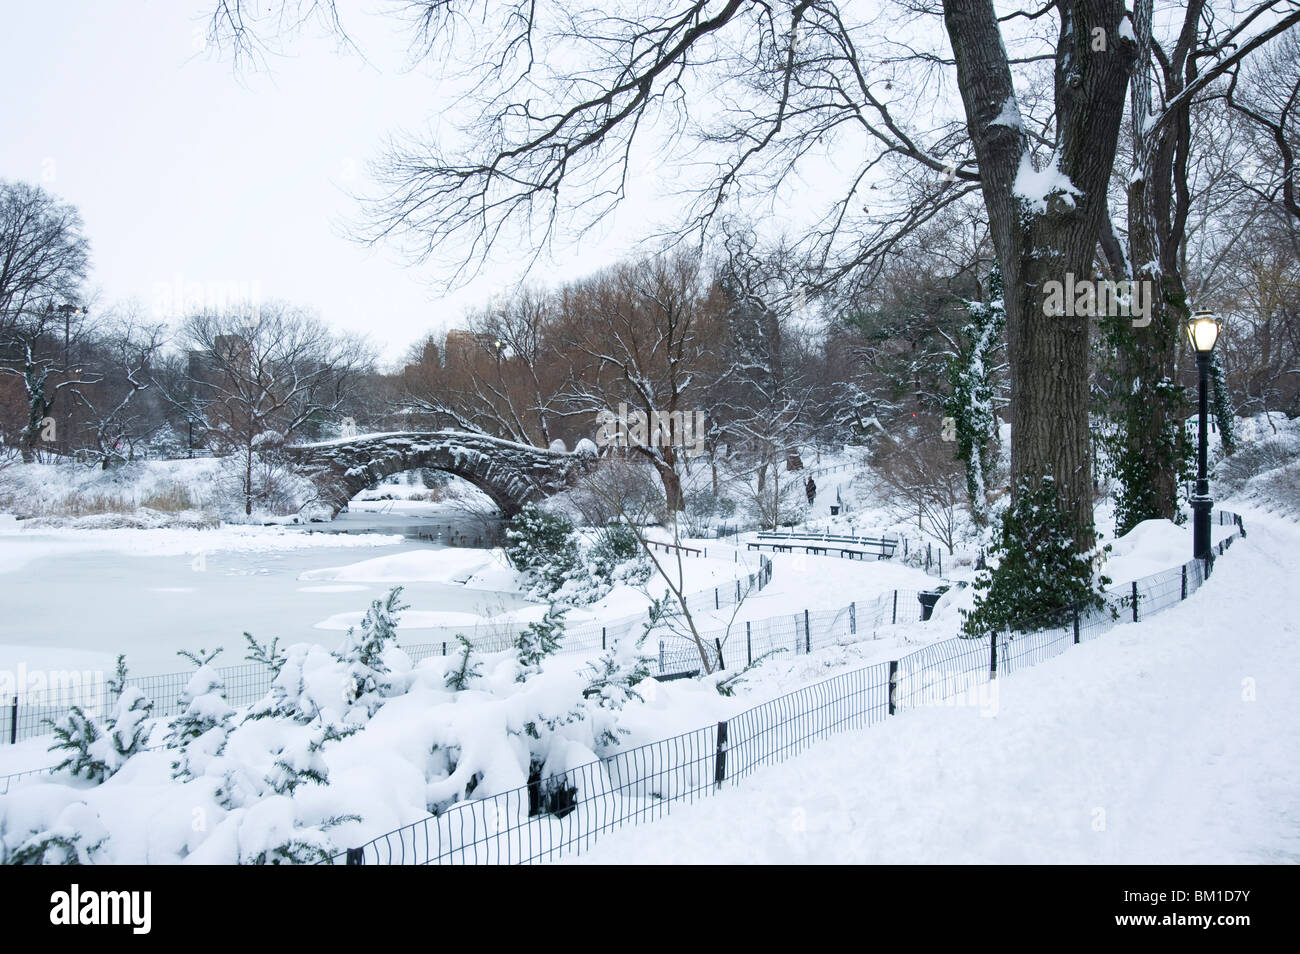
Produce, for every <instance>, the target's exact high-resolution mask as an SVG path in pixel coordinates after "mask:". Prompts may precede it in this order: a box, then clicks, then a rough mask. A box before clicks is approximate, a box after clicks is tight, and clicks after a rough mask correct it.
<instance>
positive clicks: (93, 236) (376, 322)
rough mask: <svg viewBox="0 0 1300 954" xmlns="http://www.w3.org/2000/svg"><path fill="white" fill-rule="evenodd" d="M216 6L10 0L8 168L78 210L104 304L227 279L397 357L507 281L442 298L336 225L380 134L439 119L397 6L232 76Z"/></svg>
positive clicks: (594, 253) (503, 277)
mask: <svg viewBox="0 0 1300 954" xmlns="http://www.w3.org/2000/svg"><path fill="white" fill-rule="evenodd" d="M207 12H208V5H207V4H206V3H205V2H204V0H166V2H162V0H156V2H145V0H117V2H113V3H92V2H89V0H81V2H71V0H69V2H58V3H47V2H39V3H30V2H28V3H20V2H18V0H5V4H4V16H3V21H4V29H3V30H2V31H0V83H2V85H3V88H4V90H5V108H4V135H3V136H0V177H3V178H7V179H21V180H25V181H28V182H34V183H38V184H40V185H42V186H44V187H45V188H47V189H49V190H50V191H52V192H54V193H55V194H56V195H58V196H60V197H61V198H63V199H65V200H67V201H70V202H72V203H73V204H75V205H76V206H77V207H78V208H79V209H80V211H81V214H82V217H83V218H84V220H85V225H86V232H87V235H88V236H89V238H90V241H91V243H92V259H93V261H92V265H93V271H92V274H91V287H92V289H95V290H97V291H98V293H99V295H98V300H97V303H98V305H99V307H101V308H102V307H106V306H108V305H110V304H112V303H114V302H122V301H125V300H128V299H135V300H137V301H138V302H139V303H140V304H141V306H142V307H143V308H144V309H146V311H147V312H149V313H153V312H155V311H157V310H158V309H162V310H163V311H167V310H172V309H175V308H177V307H179V302H178V300H177V299H178V297H182V296H186V295H192V294H193V293H194V292H195V291H196V290H198V289H202V290H204V292H206V291H207V290H208V289H212V290H213V293H214V294H216V293H219V292H220V291H221V290H222V289H224V288H226V287H230V286H232V284H233V285H234V286H235V287H239V286H242V287H246V288H248V289H250V291H256V292H258V293H260V295H261V297H262V298H263V299H271V298H282V299H286V300H288V301H291V302H294V303H298V304H303V305H308V306H310V307H312V308H314V309H315V310H316V311H317V312H318V313H319V314H320V315H321V317H322V318H324V319H325V320H326V321H328V322H330V323H331V324H333V325H335V326H338V327H341V328H348V329H354V330H359V331H363V332H366V333H367V334H369V335H370V336H371V337H372V339H373V340H374V341H375V343H376V344H377V345H378V346H379V347H380V348H381V351H382V353H383V355H384V356H385V358H388V359H393V358H395V357H396V356H398V355H399V354H400V353H401V352H402V351H403V350H404V349H405V347H406V345H408V344H409V343H410V342H412V341H413V340H415V339H416V338H418V337H420V336H421V335H423V334H424V333H426V332H428V331H430V330H434V329H442V330H445V329H446V328H448V327H453V326H455V325H457V324H458V323H459V319H460V317H461V315H462V314H463V312H464V310H465V308H466V306H467V305H476V304H480V303H482V302H483V301H484V300H485V299H486V298H487V297H488V296H489V295H491V294H493V293H495V292H498V291H500V290H502V289H504V288H505V287H506V286H508V285H509V284H510V283H512V282H514V281H515V280H517V279H518V277H519V275H518V269H517V268H516V267H513V266H512V265H511V264H510V263H504V262H503V263H501V264H499V265H497V266H495V267H494V268H493V269H492V270H491V271H490V273H489V274H487V275H485V276H484V277H483V278H481V279H479V280H478V281H477V282H476V283H475V284H473V285H471V286H469V287H468V288H466V289H464V290H461V291H458V292H455V293H453V294H452V295H450V296H444V295H443V293H442V290H441V289H440V288H438V287H436V286H434V285H431V282H430V279H431V278H432V277H433V275H432V273H431V271H430V270H429V269H428V268H425V269H419V268H414V267H411V266H409V265H407V264H405V263H403V262H402V261H401V259H400V257H399V256H398V255H397V254H396V252H395V250H388V249H369V248H366V247H363V246H360V245H357V244H356V243H354V242H352V241H350V240H348V239H347V238H345V237H343V235H342V234H341V226H343V225H345V224H346V223H347V222H348V221H349V220H351V221H358V207H357V205H356V203H355V201H354V200H353V199H352V197H351V195H350V194H349V190H362V189H364V188H365V185H366V162H367V161H368V160H369V159H371V158H373V157H374V156H375V155H376V154H377V152H378V150H379V148H380V147H381V145H382V143H383V141H384V138H385V137H386V136H387V135H389V134H391V133H394V132H397V131H399V130H401V129H403V128H412V127H418V126H423V125H424V124H426V123H429V122H433V121H436V119H437V104H438V102H439V100H440V96H439V92H438V83H437V82H436V80H435V79H433V78H432V77H430V76H428V75H425V74H421V73H419V72H409V71H404V70H403V68H402V67H403V51H404V49H405V45H404V38H403V36H402V35H401V34H400V33H399V29H400V27H401V24H400V22H398V21H395V20H392V19H390V18H381V17H375V16H370V15H363V14H356V13H353V14H350V19H348V20H347V21H346V25H347V27H348V29H349V31H350V32H351V33H352V34H353V35H354V36H355V37H356V38H357V39H358V41H359V43H360V45H361V46H362V48H363V51H364V52H365V54H366V56H367V60H368V62H367V61H366V60H362V59H361V58H360V57H358V56H356V55H354V54H347V53H341V52H339V51H338V50H337V45H336V44H335V43H334V42H332V41H329V40H327V39H324V38H317V39H314V40H313V39H307V40H300V41H295V42H294V43H292V44H291V50H292V55H291V56H288V57H279V58H275V59H272V60H270V61H269V63H268V67H269V71H262V72H248V71H243V72H240V73H238V74H236V73H235V72H234V70H233V68H232V64H231V62H230V59H229V57H227V56H223V55H219V54H218V53H216V52H215V51H211V50H204V48H203V37H204V33H205V22H206V14H207ZM649 198H650V197H648V196H643V197H641V198H640V199H639V200H638V204H637V205H636V206H633V207H632V208H630V209H628V210H626V211H625V212H624V213H622V214H620V215H619V217H618V219H617V220H616V221H614V222H612V223H610V224H609V225H608V227H606V228H604V229H603V230H602V234H601V235H599V236H594V237H589V238H588V239H587V241H586V244H585V245H584V246H583V247H582V248H572V247H570V248H566V249H563V250H562V251H557V255H556V258H557V259H558V261H556V262H555V263H554V264H553V265H552V266H548V267H545V268H543V269H542V270H541V275H542V277H544V278H546V279H547V280H552V279H555V278H558V277H569V276H575V275H578V274H581V273H583V272H586V271H589V270H591V269H593V268H595V267H598V266H600V265H602V264H606V263H608V262H610V261H613V260H615V259H617V258H618V257H619V256H620V255H621V254H622V253H623V252H625V251H626V250H628V249H629V248H630V247H631V246H632V244H633V240H634V238H636V237H639V236H636V235H634V230H635V229H644V228H645V223H646V220H647V214H646V213H647V209H648V206H647V205H646V203H647V202H648V201H649ZM632 223H639V224H637V225H635V226H634V225H633V224H632ZM177 289H179V290H180V291H181V296H178V295H177V294H176V293H175V292H176V290H177Z"/></svg>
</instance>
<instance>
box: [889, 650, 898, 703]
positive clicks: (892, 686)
mask: <svg viewBox="0 0 1300 954" xmlns="http://www.w3.org/2000/svg"><path fill="white" fill-rule="evenodd" d="M897 691H898V660H897V659H891V660H889V713H888V714H889V715H893V714H894V713H895V712H896V711H897V709H896V708H895V705H894V694H895V693H896V692H897Z"/></svg>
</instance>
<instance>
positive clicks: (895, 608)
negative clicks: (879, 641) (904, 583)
mask: <svg viewBox="0 0 1300 954" xmlns="http://www.w3.org/2000/svg"><path fill="white" fill-rule="evenodd" d="M890 622H891V623H897V622H898V590H894V617H893V619H891V620H890Z"/></svg>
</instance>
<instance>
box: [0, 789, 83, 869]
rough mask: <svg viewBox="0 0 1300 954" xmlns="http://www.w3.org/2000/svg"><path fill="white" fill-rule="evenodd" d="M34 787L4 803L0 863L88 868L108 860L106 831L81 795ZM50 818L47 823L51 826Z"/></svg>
mask: <svg viewBox="0 0 1300 954" xmlns="http://www.w3.org/2000/svg"><path fill="white" fill-rule="evenodd" d="M52 787H53V786H40V787H33V788H31V789H28V790H27V791H24V792H22V793H21V794H13V795H10V796H9V797H8V798H6V799H4V800H3V801H0V863H3V864H6V865H89V864H95V863H97V862H101V861H105V860H107V859H106V858H105V857H104V854H105V848H106V846H107V842H108V831H107V830H106V829H105V827H104V825H103V822H102V820H101V819H100V818H99V816H98V815H97V814H96V812H95V811H94V810H93V809H92V808H90V806H89V805H88V804H87V803H86V802H85V801H83V800H81V799H80V798H79V792H78V791H77V790H76V789H74V788H70V787H67V786H61V787H60V790H59V791H58V792H56V793H54V794H53V795H51V794H50V792H49V789H51V788H52ZM47 819H48V821H47Z"/></svg>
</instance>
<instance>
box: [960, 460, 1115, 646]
mask: <svg viewBox="0 0 1300 954" xmlns="http://www.w3.org/2000/svg"><path fill="white" fill-rule="evenodd" d="M1109 550H1110V546H1109V544H1108V545H1106V546H1104V547H1101V548H1100V549H1099V550H1097V551H1095V552H1093V553H1079V552H1077V551H1076V550H1075V549H1074V543H1073V534H1072V533H1071V527H1070V525H1069V518H1068V516H1067V515H1066V514H1065V513H1064V512H1062V510H1061V508H1060V507H1058V506H1057V503H1056V485H1055V481H1053V480H1052V478H1051V477H1044V478H1043V479H1042V483H1041V484H1040V485H1039V487H1038V488H1037V489H1031V488H1030V487H1029V485H1028V484H1025V485H1022V486H1021V489H1020V492H1019V493H1018V494H1017V495H1016V500H1015V503H1014V504H1012V505H1011V506H1009V507H1008V508H1007V509H1006V510H1005V511H1003V512H1002V515H1001V521H1000V523H999V524H998V525H997V526H996V527H995V528H994V532H993V541H992V545H991V547H990V551H989V569H986V570H982V571H980V574H979V575H978V576H977V577H976V579H975V590H976V593H975V603H974V609H972V610H971V611H970V612H969V613H966V612H964V611H963V615H964V616H965V620H964V621H963V623H962V631H963V633H965V634H966V635H968V636H980V635H984V634H987V633H989V632H991V631H994V630H996V631H998V632H1007V631H1027V630H1028V629H1030V628H1038V627H1051V626H1059V625H1062V624H1063V623H1064V622H1065V621H1066V620H1067V619H1068V618H1069V614H1070V611H1071V610H1072V609H1073V608H1076V607H1077V608H1078V609H1079V610H1080V611H1083V612H1086V611H1088V610H1091V609H1098V608H1100V607H1102V606H1104V605H1105V601H1104V599H1103V597H1102V592H1103V591H1104V589H1105V587H1106V586H1107V585H1108V584H1109V583H1110V582H1111V581H1110V578H1109V577H1106V576H1103V575H1098V574H1097V573H1096V572H1095V571H1094V569H1093V566H1094V560H1095V559H1096V558H1098V557H1100V556H1102V555H1103V554H1105V553H1106V552H1108V551H1109Z"/></svg>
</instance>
